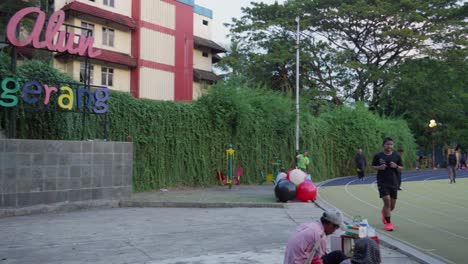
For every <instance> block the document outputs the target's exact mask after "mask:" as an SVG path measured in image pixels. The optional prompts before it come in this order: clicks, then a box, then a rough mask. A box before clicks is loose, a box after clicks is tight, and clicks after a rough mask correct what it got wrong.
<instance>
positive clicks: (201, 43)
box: [193, 36, 227, 54]
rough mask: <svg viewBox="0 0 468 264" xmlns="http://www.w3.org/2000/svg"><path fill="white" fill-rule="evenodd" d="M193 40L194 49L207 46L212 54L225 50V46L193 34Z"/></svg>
mask: <svg viewBox="0 0 468 264" xmlns="http://www.w3.org/2000/svg"><path fill="white" fill-rule="evenodd" d="M193 42H194V48H195V49H202V48H209V49H210V50H211V53H212V54H216V53H224V52H226V51H227V50H226V49H225V48H223V47H221V46H220V45H219V44H217V43H216V42H214V41H212V40H209V39H205V38H201V37H197V36H193Z"/></svg>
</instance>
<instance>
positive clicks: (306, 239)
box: [284, 210, 344, 264]
mask: <svg viewBox="0 0 468 264" xmlns="http://www.w3.org/2000/svg"><path fill="white" fill-rule="evenodd" d="M343 226H344V225H343V217H342V214H341V212H340V211H331V210H330V211H325V212H324V213H323V215H322V217H321V218H320V220H319V221H316V222H312V223H304V224H302V225H300V226H299V227H298V228H297V229H296V231H295V232H294V233H293V234H292V236H291V237H290V238H289V241H288V243H287V246H286V253H285V255H284V264H304V263H313V264H322V263H323V260H322V258H323V257H324V256H327V255H329V254H336V253H333V252H331V253H329V254H326V249H327V235H330V234H332V233H333V232H335V231H336V230H337V229H338V228H343ZM325 258H326V257H325ZM335 263H336V264H339V262H327V264H335Z"/></svg>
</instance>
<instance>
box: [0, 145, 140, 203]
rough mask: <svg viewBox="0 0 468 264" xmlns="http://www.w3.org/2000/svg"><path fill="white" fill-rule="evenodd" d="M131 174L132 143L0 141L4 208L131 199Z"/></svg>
mask: <svg viewBox="0 0 468 264" xmlns="http://www.w3.org/2000/svg"><path fill="white" fill-rule="evenodd" d="M132 173H133V145H132V143H128V142H104V141H52V140H17V139H0V208H3V209H11V208H20V207H30V206H36V205H44V204H54V203H63V202H79V201H92V200H120V199H126V198H129V197H130V194H131V191H132Z"/></svg>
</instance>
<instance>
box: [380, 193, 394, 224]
mask: <svg viewBox="0 0 468 264" xmlns="http://www.w3.org/2000/svg"><path fill="white" fill-rule="evenodd" d="M382 201H383V207H382V212H383V216H384V217H385V219H386V220H387V222H390V221H389V219H388V218H390V217H391V215H392V208H391V206H392V201H391V198H390V195H386V196H384V197H382Z"/></svg>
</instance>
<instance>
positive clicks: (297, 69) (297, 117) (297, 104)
mask: <svg viewBox="0 0 468 264" xmlns="http://www.w3.org/2000/svg"><path fill="white" fill-rule="evenodd" d="M300 21H301V19H300V17H299V16H297V17H296V23H297V33H296V157H297V155H299V41H300V35H299V34H300ZM296 165H297V158H296Z"/></svg>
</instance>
